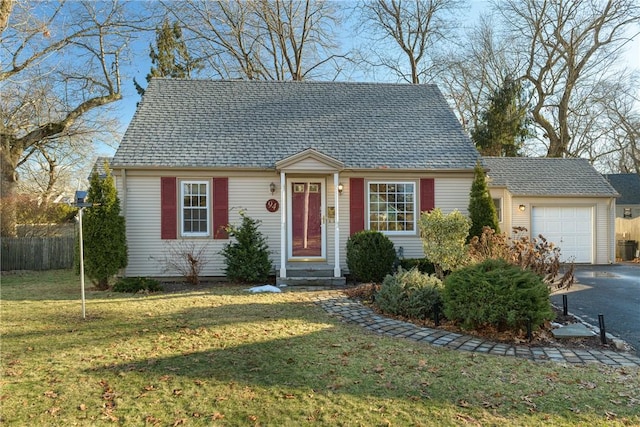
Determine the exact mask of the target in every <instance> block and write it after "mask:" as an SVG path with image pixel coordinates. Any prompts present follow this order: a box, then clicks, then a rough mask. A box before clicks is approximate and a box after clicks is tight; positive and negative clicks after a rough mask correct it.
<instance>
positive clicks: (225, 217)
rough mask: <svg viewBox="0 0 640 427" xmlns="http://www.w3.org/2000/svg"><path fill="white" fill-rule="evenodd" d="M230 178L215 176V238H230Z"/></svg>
mask: <svg viewBox="0 0 640 427" xmlns="http://www.w3.org/2000/svg"><path fill="white" fill-rule="evenodd" d="M228 225H229V178H213V238H214V239H228V238H229V233H227V230H226V228H227V226H228Z"/></svg>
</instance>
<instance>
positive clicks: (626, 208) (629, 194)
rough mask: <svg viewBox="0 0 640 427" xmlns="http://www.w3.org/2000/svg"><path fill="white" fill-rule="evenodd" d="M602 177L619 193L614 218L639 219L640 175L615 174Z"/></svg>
mask: <svg viewBox="0 0 640 427" xmlns="http://www.w3.org/2000/svg"><path fill="white" fill-rule="evenodd" d="M604 177H605V178H606V179H607V181H609V183H610V184H611V185H612V186H613V188H615V189H616V191H617V192H618V193H620V198H619V199H618V200H617V201H616V217H617V218H638V217H640V175H638V174H637V173H616V174H611V175H605V176H604Z"/></svg>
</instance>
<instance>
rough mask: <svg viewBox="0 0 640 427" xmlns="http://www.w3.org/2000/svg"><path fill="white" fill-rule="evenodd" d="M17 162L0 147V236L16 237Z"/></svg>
mask: <svg viewBox="0 0 640 427" xmlns="http://www.w3.org/2000/svg"><path fill="white" fill-rule="evenodd" d="M16 167H17V161H14V159H13V156H12V155H11V152H7V150H6V149H5V148H4V147H0V170H1V173H0V199H1V204H2V207H1V208H0V236H2V237H16V235H17V232H16V199H15V196H16V188H17V183H18V174H17V173H16Z"/></svg>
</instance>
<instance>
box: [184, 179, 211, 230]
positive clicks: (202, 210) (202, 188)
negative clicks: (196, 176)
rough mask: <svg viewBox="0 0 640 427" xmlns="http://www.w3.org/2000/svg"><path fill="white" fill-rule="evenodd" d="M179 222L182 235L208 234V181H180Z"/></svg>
mask: <svg viewBox="0 0 640 427" xmlns="http://www.w3.org/2000/svg"><path fill="white" fill-rule="evenodd" d="M180 192H181V200H182V206H181V214H182V218H181V224H182V229H181V232H182V235H183V236H187V237H198V236H208V235H209V218H210V215H209V198H210V197H209V194H210V193H209V182H208V181H182V182H181V184H180Z"/></svg>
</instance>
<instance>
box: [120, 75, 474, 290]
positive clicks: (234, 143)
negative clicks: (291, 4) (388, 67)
mask: <svg viewBox="0 0 640 427" xmlns="http://www.w3.org/2000/svg"><path fill="white" fill-rule="evenodd" d="M478 159H479V155H478V153H477V151H476V149H475V147H474V146H473V144H472V142H471V141H470V139H469V138H468V137H467V136H466V135H465V133H464V132H463V130H462V127H461V126H460V124H459V122H458V120H457V119H456V117H455V116H454V114H453V112H452V111H451V109H450V108H449V106H448V105H447V102H446V101H445V99H444V97H443V96H442V94H441V93H440V91H439V90H438V88H437V87H436V86H434V85H407V84H375V83H336V82H265V81H203V80H180V79H153V80H152V81H151V82H150V83H149V86H148V88H147V89H146V92H145V95H144V98H143V100H142V101H141V102H140V104H139V106H138V109H137V111H136V114H135V116H134V118H133V120H132V122H131V124H130V125H129V128H128V129H127V131H126V133H125V135H124V137H123V140H122V142H121V144H120V147H119V148H118V150H117V152H116V154H115V157H114V158H113V161H112V163H111V168H112V170H113V174H114V176H116V177H117V181H116V182H117V187H118V191H119V197H120V200H121V203H122V209H123V214H124V215H125V217H126V221H127V243H128V249H129V264H128V267H127V269H126V275H128V276H176V275H177V274H176V273H175V272H171V271H168V270H167V269H166V268H165V267H166V262H165V261H166V259H167V257H169V256H171V254H172V253H175V250H173V251H172V248H175V247H176V245H180V244H181V242H187V244H188V245H193V247H194V248H196V247H197V248H201V247H204V248H205V254H206V257H207V261H208V263H207V265H206V266H205V268H204V270H203V272H202V275H203V276H223V275H224V267H225V266H224V261H223V258H222V256H221V255H220V251H221V250H222V248H223V247H224V245H226V244H227V243H228V242H229V239H228V236H227V232H226V230H225V226H227V224H229V223H231V224H239V222H240V216H239V212H240V211H241V210H244V211H245V212H246V214H247V215H249V216H250V217H252V218H254V219H258V220H260V221H261V226H260V228H259V229H260V231H261V232H262V233H263V234H264V235H265V236H266V237H267V239H268V244H269V248H270V250H271V260H272V263H273V269H274V271H275V273H276V275H277V277H278V282H280V283H286V282H291V281H292V280H295V279H296V278H298V277H300V276H305V275H306V276H312V277H313V276H322V275H327V276H329V277H333V278H335V279H336V280H334V281H333V282H334V283H340V282H344V279H343V274H344V273H345V272H346V267H347V266H346V249H345V246H346V241H347V239H348V238H349V236H350V235H351V234H353V233H355V232H357V231H360V230H380V231H382V232H383V233H385V234H386V235H387V236H389V238H390V239H391V240H392V241H393V242H394V244H395V247H396V250H398V251H401V252H402V254H403V256H404V257H407V258H409V257H423V256H424V254H423V250H422V242H421V240H420V237H419V231H418V222H417V220H418V217H419V215H420V212H421V211H425V210H430V209H432V208H434V207H439V208H441V209H442V210H443V211H444V212H451V211H453V210H454V209H458V210H460V211H461V212H463V213H466V212H467V206H468V204H469V191H470V188H471V183H472V181H473V168H474V165H475V164H476V162H477V161H478ZM183 244H184V243H183Z"/></svg>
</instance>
